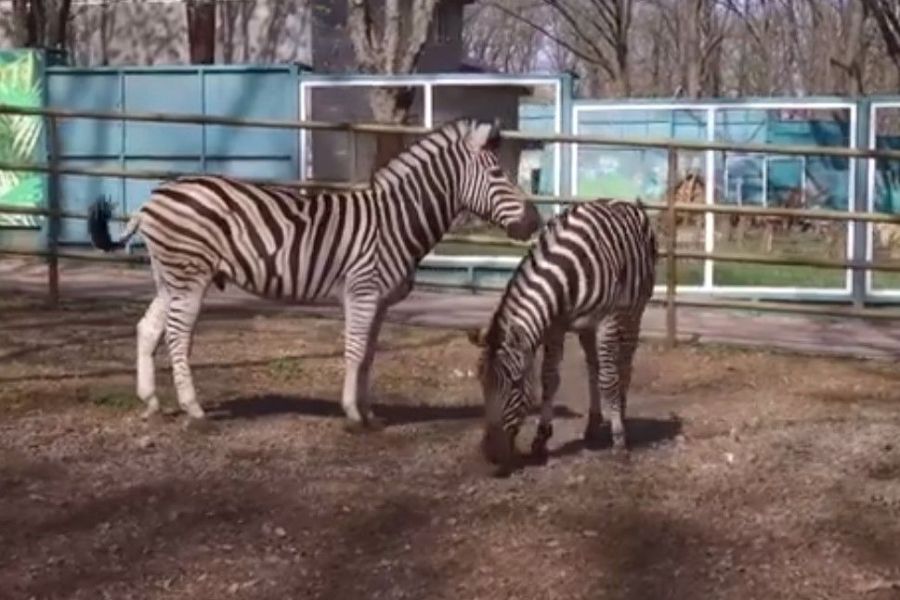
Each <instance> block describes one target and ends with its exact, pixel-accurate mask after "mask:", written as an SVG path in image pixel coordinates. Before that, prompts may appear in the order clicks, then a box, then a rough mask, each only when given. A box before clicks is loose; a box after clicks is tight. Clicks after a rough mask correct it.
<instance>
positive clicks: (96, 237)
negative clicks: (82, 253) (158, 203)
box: [87, 198, 140, 252]
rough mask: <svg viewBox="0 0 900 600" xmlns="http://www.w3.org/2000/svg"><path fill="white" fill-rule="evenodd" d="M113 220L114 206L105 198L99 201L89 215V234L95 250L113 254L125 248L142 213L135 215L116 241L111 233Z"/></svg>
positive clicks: (92, 207) (136, 227)
mask: <svg viewBox="0 0 900 600" xmlns="http://www.w3.org/2000/svg"><path fill="white" fill-rule="evenodd" d="M111 218H112V205H111V204H110V202H109V201H108V200H106V199H105V198H99V199H97V200H96V201H95V202H94V203H93V205H91V210H90V212H89V213H88V220H87V226H88V233H89V234H90V236H91V243H92V244H93V245H94V247H95V248H97V249H99V250H103V251H104V252H112V251H113V250H119V249H121V248H124V247H125V242H127V241H128V239H129V238H130V237H131V236H133V235H134V233H135V232H136V231H137V229H138V225H139V223H140V213H137V214H135V215H134V216H133V217H131V220H130V221H128V225H126V226H125V231H124V232H123V233H122V235H120V236H119V238H118V239H116V240H114V239H113V238H112V236H111V235H110V233H109V221H110V219H111Z"/></svg>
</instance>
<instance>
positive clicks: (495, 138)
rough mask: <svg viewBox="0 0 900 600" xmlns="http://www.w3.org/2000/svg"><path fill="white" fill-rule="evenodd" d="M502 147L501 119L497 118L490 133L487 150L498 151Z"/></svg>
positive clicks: (486, 144) (486, 145)
mask: <svg viewBox="0 0 900 600" xmlns="http://www.w3.org/2000/svg"><path fill="white" fill-rule="evenodd" d="M499 147H500V119H499V118H495V119H494V122H493V123H492V124H491V130H490V132H489V133H488V137H487V142H486V143H485V148H488V149H490V150H496V149H497V148H499Z"/></svg>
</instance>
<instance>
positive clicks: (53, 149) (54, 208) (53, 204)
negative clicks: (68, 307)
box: [47, 115, 60, 306]
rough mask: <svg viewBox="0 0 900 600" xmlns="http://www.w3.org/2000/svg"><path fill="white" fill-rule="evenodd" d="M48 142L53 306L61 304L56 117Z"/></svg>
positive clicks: (49, 276) (49, 273)
mask: <svg viewBox="0 0 900 600" xmlns="http://www.w3.org/2000/svg"><path fill="white" fill-rule="evenodd" d="M47 142H48V145H49V150H50V152H49V155H50V156H49V166H50V170H49V173H48V177H47V209H48V215H47V252H48V255H47V283H48V288H49V289H48V292H49V301H50V304H51V305H54V306H55V305H56V304H57V303H58V302H59V257H58V256H57V253H58V251H59V231H60V202H59V168H58V167H59V154H60V153H59V132H58V131H57V123H56V117H55V116H53V115H50V116H48V118H47Z"/></svg>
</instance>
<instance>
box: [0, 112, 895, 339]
mask: <svg viewBox="0 0 900 600" xmlns="http://www.w3.org/2000/svg"><path fill="white" fill-rule="evenodd" d="M0 112H5V113H7V114H19V115H32V116H36V115H40V116H43V117H44V118H46V120H47V137H48V145H49V147H50V152H49V157H50V160H49V164H16V163H8V162H7V163H3V164H0V169H11V170H22V171H36V172H44V173H48V174H49V178H48V183H49V193H48V198H49V200H50V202H49V206H48V207H47V208H46V209H31V210H24V209H22V208H21V207H9V206H5V207H0V212H3V213H6V214H9V213H18V214H32V215H42V216H48V217H49V219H48V228H47V249H46V250H45V251H27V250H15V249H4V250H3V252H5V253H8V254H36V255H43V256H47V258H48V263H49V269H48V272H49V285H50V294H51V298H54V299H55V298H56V297H57V296H58V270H57V261H58V259H59V258H63V257H69V258H85V255H84V254H73V253H67V252H61V251H60V250H59V247H58V241H59V231H60V223H61V220H62V219H63V218H67V219H83V218H84V217H86V215H85V214H84V213H74V212H68V211H63V210H61V207H60V198H59V189H60V185H59V181H60V178H61V177H62V176H64V175H88V176H90V175H105V176H111V177H119V178H123V179H137V180H145V181H146V180H157V179H159V178H161V177H168V176H171V175H173V173H160V172H158V171H147V170H144V171H138V170H128V169H124V170H123V169H114V168H108V169H88V168H79V167H70V166H61V165H60V164H59V160H58V158H59V151H58V144H59V129H60V128H59V125H58V124H57V121H58V120H59V119H74V118H90V119H101V120H107V121H122V122H160V123H168V124H176V123H178V124H186V123H192V124H201V123H202V124H204V125H218V126H250V127H256V128H260V127H261V128H273V129H283V128H287V129H291V130H332V131H344V132H347V133H349V134H352V135H356V134H361V133H392V134H406V135H421V134H423V133H425V132H427V131H428V130H429V128H427V127H396V126H386V125H375V124H371V125H369V124H357V125H349V124H341V123H327V122H315V121H279V120H266V121H263V120H248V119H238V118H230V117H210V116H201V115H186V114H182V115H174V114H169V115H161V114H138V113H121V112H99V111H77V110H76V111H70V110H59V109H43V108H37V109H36V108H21V107H10V106H3V107H2V108H0ZM503 138H504V139H505V140H518V141H522V140H535V141H541V142H544V143H553V144H570V143H571V144H573V145H576V148H577V145H578V144H590V145H610V146H630V147H638V148H649V149H657V150H664V151H665V152H666V155H667V162H668V179H669V181H668V186H667V189H668V190H669V193H668V195H667V202H666V203H665V204H661V203H648V205H649V206H650V207H651V208H652V209H654V210H664V211H665V223H666V226H667V229H668V230H669V231H675V230H676V221H675V217H676V215H677V214H678V213H679V212H685V213H706V214H708V215H712V214H715V213H720V214H740V215H748V216H749V215H763V216H773V217H786V216H806V217H810V218H816V219H824V220H832V221H837V222H848V221H853V222H856V223H858V224H860V225H861V224H864V223H872V222H887V223H898V220H897V219H896V218H893V217H890V216H887V215H879V214H875V213H871V212H862V213H860V212H844V211H832V210H819V211H811V210H788V209H771V208H770V209H756V208H747V207H741V206H714V205H710V204H706V205H697V204H693V203H691V204H676V203H675V195H674V193H672V191H673V190H674V184H675V174H676V173H677V160H678V150H679V149H688V150H695V151H703V152H708V153H709V152H715V151H726V150H734V149H737V150H740V151H743V152H748V153H761V152H780V153H783V154H786V155H793V156H801V155H825V156H836V157H844V158H848V159H854V160H862V159H869V160H870V161H872V160H873V159H875V158H880V159H890V160H900V152H890V151H871V150H862V151H854V150H848V149H842V148H816V147H777V148H772V147H770V146H768V145H743V146H735V145H728V144H723V143H721V142H715V141H712V142H710V141H706V142H686V141H679V140H658V141H648V140H626V139H618V138H608V137H603V136H596V135H571V134H551V135H536V134H530V133H523V132H520V131H505V132H504V133H503ZM285 183H287V184H289V185H296V186H301V187H306V186H309V187H320V186H323V185H327V184H323V183H322V182H315V181H305V182H303V181H292V182H285ZM331 185H334V184H331ZM338 187H341V186H339V185H338ZM533 199H534V200H536V201H538V202H541V203H545V204H546V203H549V204H554V205H556V206H561V205H564V204H567V203H572V202H578V201H582V200H583V199H584V198H578V197H572V196H568V197H565V196H534V197H533ZM122 218H124V217H122ZM450 240H451V241H455V242H457V243H479V244H489V245H496V246H514V247H515V246H519V245H517V244H513V243H511V242H509V241H507V240H498V239H494V238H483V237H481V238H479V237H476V236H453V237H450ZM676 240H677V238H676V237H675V236H668V237H667V239H666V247H665V249H664V251H663V257H664V258H665V260H666V268H665V276H666V277H665V278H666V285H665V290H666V299H665V303H666V306H667V309H668V315H669V318H668V320H667V322H668V332H667V333H668V335H669V338H670V340H671V341H674V336H675V332H676V323H675V307H676V306H677V305H691V306H701V305H702V306H718V307H732V308H747V307H752V308H755V309H763V310H781V311H788V312H809V313H814V314H831V315H838V316H863V317H871V318H898V317H900V315H898V314H897V313H895V312H887V311H873V310H865V309H843V308H832V307H821V306H820V307H801V306H786V305H780V304H775V303H746V302H745V303H741V302H707V301H702V300H690V299H679V298H676V281H677V267H676V264H677V263H676V259H702V260H721V261H732V262H744V263H759V264H769V265H777V264H789V265H796V264H803V265H809V266H816V267H832V268H835V267H836V268H849V269H852V270H853V271H855V272H866V271H869V270H883V271H888V272H900V265H898V264H877V263H872V262H871V261H864V262H863V261H836V260H822V259H818V260H815V259H798V258H790V257H779V256H766V257H760V256H752V255H739V254H721V253H719V254H715V253H709V252H705V251H704V252H691V251H680V250H677V248H676V246H675V244H676ZM105 260H116V259H105ZM125 260H131V261H134V260H135V259H134V258H131V259H125ZM138 260H140V259H138ZM420 281H421V279H420ZM426 281H427V278H426ZM431 283H435V282H431ZM481 287H484V288H488V287H490V286H481Z"/></svg>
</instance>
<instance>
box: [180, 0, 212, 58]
mask: <svg viewBox="0 0 900 600" xmlns="http://www.w3.org/2000/svg"><path fill="white" fill-rule="evenodd" d="M185 8H186V10H187V29H188V46H189V49H190V59H191V63H192V64H199V65H209V64H212V63H214V62H215V61H216V3H215V2H214V1H213V0H188V2H187V4H186V6H185Z"/></svg>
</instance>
